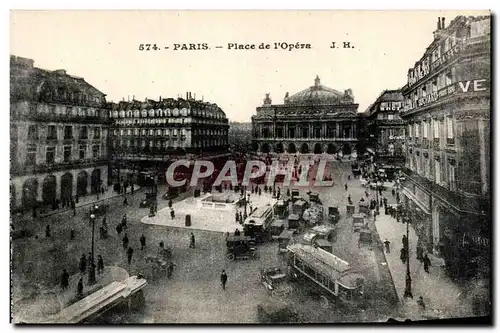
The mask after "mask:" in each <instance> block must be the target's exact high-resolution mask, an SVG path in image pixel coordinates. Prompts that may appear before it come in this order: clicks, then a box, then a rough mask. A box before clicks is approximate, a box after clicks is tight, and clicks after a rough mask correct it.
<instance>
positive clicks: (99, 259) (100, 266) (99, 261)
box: [97, 255, 104, 274]
mask: <svg viewBox="0 0 500 333" xmlns="http://www.w3.org/2000/svg"><path fill="white" fill-rule="evenodd" d="M103 271H104V260H103V259H102V256H101V255H98V256H97V274H101V273H102V272H103Z"/></svg>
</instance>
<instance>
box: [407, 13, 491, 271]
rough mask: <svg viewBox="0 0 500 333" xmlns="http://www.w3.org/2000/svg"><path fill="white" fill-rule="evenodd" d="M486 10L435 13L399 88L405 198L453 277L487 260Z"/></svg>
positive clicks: (422, 232)
mask: <svg viewBox="0 0 500 333" xmlns="http://www.w3.org/2000/svg"><path fill="white" fill-rule="evenodd" d="M490 37H491V35H490V17H489V16H486V17H464V16H459V17H457V18H455V19H454V20H453V21H452V22H450V25H449V26H448V27H446V26H445V21H444V18H443V19H441V18H440V19H438V27H437V30H436V31H435V32H434V41H433V42H432V43H431V44H430V45H429V47H428V48H427V49H426V51H425V53H424V55H423V57H422V58H421V59H419V60H418V61H417V63H416V64H415V67H414V68H411V69H410V70H409V71H408V83H407V85H406V86H405V87H404V88H403V95H404V99H405V106H404V109H403V111H402V113H401V117H402V118H403V119H404V120H405V122H406V123H407V129H406V134H407V135H406V143H407V144H406V165H405V168H404V170H403V171H404V177H405V181H404V182H403V196H404V204H405V206H406V209H407V211H408V212H409V214H410V218H411V223H413V224H414V227H415V229H416V231H417V234H418V236H419V238H420V239H421V240H423V243H424V245H425V247H426V248H427V250H428V251H429V252H430V253H431V254H432V255H433V256H435V257H437V259H441V260H442V261H444V264H445V266H446V268H447V270H448V272H449V273H450V274H451V276H453V277H455V278H457V279H468V278H470V277H472V276H478V275H483V274H484V275H487V274H488V273H489V271H488V269H489V267H490V261H489V260H490V259H489V258H490V247H491V243H490V223H491V220H490V191H491V187H490V180H491V178H490V152H491V150H490V114H491V102H490V79H491V74H490V68H491V40H490Z"/></svg>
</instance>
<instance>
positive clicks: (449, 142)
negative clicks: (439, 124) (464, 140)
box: [446, 138, 455, 146]
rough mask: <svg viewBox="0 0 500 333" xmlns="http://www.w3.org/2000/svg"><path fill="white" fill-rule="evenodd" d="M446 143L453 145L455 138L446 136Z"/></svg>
mask: <svg viewBox="0 0 500 333" xmlns="http://www.w3.org/2000/svg"><path fill="white" fill-rule="evenodd" d="M446 144H447V145H448V146H453V145H455V138H446Z"/></svg>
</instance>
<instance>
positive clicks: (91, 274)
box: [88, 206, 99, 285]
mask: <svg viewBox="0 0 500 333" xmlns="http://www.w3.org/2000/svg"><path fill="white" fill-rule="evenodd" d="M95 208H96V210H97V209H98V208H99V206H95ZM90 222H91V223H92V248H91V252H90V267H89V280H88V284H89V285H92V284H94V283H95V282H96V281H95V262H94V232H95V215H94V214H90Z"/></svg>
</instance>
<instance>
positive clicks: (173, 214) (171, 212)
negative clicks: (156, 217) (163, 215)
mask: <svg viewBox="0 0 500 333" xmlns="http://www.w3.org/2000/svg"><path fill="white" fill-rule="evenodd" d="M170 217H171V218H172V220H173V219H174V217H175V212H174V210H173V209H172V208H171V209H170Z"/></svg>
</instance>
